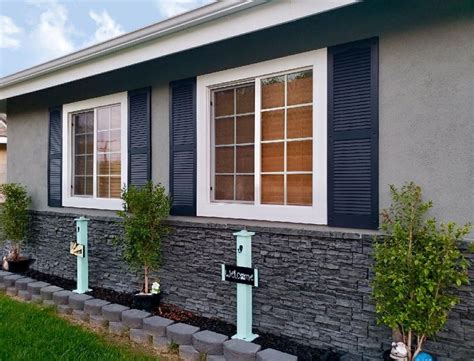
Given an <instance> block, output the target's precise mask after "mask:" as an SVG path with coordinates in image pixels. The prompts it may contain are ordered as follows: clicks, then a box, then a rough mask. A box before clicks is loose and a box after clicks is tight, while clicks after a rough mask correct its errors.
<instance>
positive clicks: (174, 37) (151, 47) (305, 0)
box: [0, 0, 358, 100]
mask: <svg viewBox="0 0 474 361" xmlns="http://www.w3.org/2000/svg"><path fill="white" fill-rule="evenodd" d="M356 2H358V1H357V0H318V1H315V0H286V1H267V0H255V1H251V0H246V1H236V0H227V1H219V2H216V3H212V4H210V5H208V6H204V7H202V8H199V9H196V10H194V11H191V12H188V13H185V14H182V15H179V16H176V17H174V18H170V19H168V20H165V21H162V22H159V23H157V24H154V25H151V26H149V27H145V28H143V29H139V30H137V31H134V32H131V33H127V34H125V35H122V36H120V37H118V38H114V39H111V40H109V41H106V42H103V43H100V44H97V45H94V46H92V47H89V48H86V49H83V50H80V51H77V52H75V53H72V54H70V55H66V56H64V57H61V58H58V59H55V60H52V61H50V62H47V63H44V64H41V65H38V66H35V67H33V68H30V69H27V70H24V71H21V72H18V73H15V74H12V75H10V76H7V77H4V78H1V79H0V100H2V99H7V98H10V97H14V96H17V95H21V94H26V93H30V92H34V91H38V90H41V89H46V88H49V87H53V86H56V85H60V84H63V83H67V82H71V81H74V80H78V79H82V78H86V77H89V76H93V75H97V74H100V73H105V72H108V71H111V70H115V69H120V68H123V67H125V66H128V65H132V64H137V63H140V62H144V61H147V60H151V59H155V58H160V57H163V56H166V55H170V54H173V53H177V52H180V51H183V50H187V49H192V48H196V47H199V46H203V45H206V44H211V43H214V42H217V41H221V40H224V39H228V38H232V37H235V36H239V35H242V34H247V33H251V32H254V31H258V30H262V29H265V28H269V27H272V26H275V25H279V24H283V23H287V22H291V21H294V20H297V19H301V18H304V17H308V16H311V15H315V14H318V13H321V12H325V11H328V10H332V9H336V8H339V7H342V6H346V5H350V4H353V3H356ZM246 9H247V11H245V10H246Z"/></svg>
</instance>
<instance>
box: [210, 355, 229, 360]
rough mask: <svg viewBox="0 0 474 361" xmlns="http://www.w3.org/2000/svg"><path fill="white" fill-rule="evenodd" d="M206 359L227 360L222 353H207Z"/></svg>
mask: <svg viewBox="0 0 474 361" xmlns="http://www.w3.org/2000/svg"><path fill="white" fill-rule="evenodd" d="M206 361H227V360H226V359H225V357H224V356H222V355H208V356H207V358H206Z"/></svg>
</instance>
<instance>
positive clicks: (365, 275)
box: [28, 212, 474, 361]
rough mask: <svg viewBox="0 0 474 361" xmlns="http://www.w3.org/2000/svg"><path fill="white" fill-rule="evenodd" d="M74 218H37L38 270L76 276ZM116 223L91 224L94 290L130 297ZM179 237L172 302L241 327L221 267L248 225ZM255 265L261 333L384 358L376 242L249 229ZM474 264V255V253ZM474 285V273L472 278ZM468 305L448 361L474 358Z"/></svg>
mask: <svg viewBox="0 0 474 361" xmlns="http://www.w3.org/2000/svg"><path fill="white" fill-rule="evenodd" d="M74 218H75V216H74V215H63V214H56V213H50V212H48V213H46V212H43V213H39V212H35V213H34V214H33V223H32V237H33V240H34V243H33V244H31V246H30V247H29V248H28V251H29V253H30V254H31V255H32V256H34V257H35V258H36V259H37V261H36V263H35V264H34V265H33V268H35V269H37V270H40V271H42V272H47V273H51V274H54V275H58V276H62V277H66V278H71V279H74V278H75V272H76V271H75V270H76V264H75V263H76V261H75V258H74V257H73V256H70V255H69V242H70V241H71V240H74V239H75V232H74ZM116 222H117V221H116V220H114V219H109V218H93V219H91V221H90V223H89V243H90V247H89V260H90V266H89V269H90V283H91V286H92V287H94V286H101V287H106V288H112V289H115V290H121V291H128V292H132V291H134V290H136V289H137V287H138V285H139V278H138V277H137V275H136V274H134V273H132V272H130V271H129V270H128V267H127V266H126V264H124V262H123V261H122V259H121V258H120V249H118V248H117V247H116V246H114V245H113V244H112V240H113V238H114V237H116V236H117V235H118V234H120V228H119V227H118V225H117V223H116ZM172 225H173V226H174V231H173V233H172V234H171V235H170V237H169V238H168V239H167V240H166V241H165V242H164V244H163V248H164V249H163V256H164V266H163V268H162V269H161V271H160V272H159V276H160V278H161V284H162V287H163V296H164V301H165V302H169V303H173V304H176V305H178V306H181V307H184V308H186V309H188V310H191V311H193V312H196V313H198V314H201V315H203V316H206V317H217V318H220V319H223V320H226V321H228V322H232V323H233V322H235V307H236V304H235V288H236V287H235V284H232V283H228V282H222V281H221V274H220V269H221V268H220V265H221V264H222V263H231V264H233V263H235V249H234V247H235V241H234V237H233V236H232V233H233V232H235V231H236V230H240V229H242V228H243V227H244V226H236V225H221V224H202V223H197V222H196V223H194V222H177V221H173V222H172ZM249 230H251V231H255V232H256V235H255V236H254V237H253V243H252V249H253V264H254V266H255V267H256V268H258V269H259V275H260V282H259V287H258V288H255V289H254V299H253V300H254V303H253V304H254V325H255V328H257V329H258V330H259V331H260V332H269V333H273V334H277V335H284V336H288V337H290V338H292V339H294V340H295V341H298V342H301V343H303V344H307V345H312V346H315V347H324V348H334V349H336V350H339V351H347V352H350V353H352V354H354V355H358V356H359V357H362V358H363V359H365V360H380V359H381V357H380V354H381V352H382V350H383V349H384V348H387V347H388V344H389V341H390V332H389V330H387V328H386V327H383V326H377V325H376V323H375V312H374V305H373V302H372V301H371V297H370V293H371V290H370V287H369V279H370V276H371V273H370V264H371V259H370V254H371V252H372V248H371V244H372V236H370V235H364V234H358V233H340V232H320V231H308V230H298V229H282V228H263V227H251V228H250V227H249ZM469 257H470V258H471V263H472V264H474V256H472V255H470V256H469ZM470 276H471V280H472V282H474V267H472V268H471V270H470ZM460 294H461V303H460V304H459V305H458V306H456V308H455V310H454V311H453V312H452V313H451V316H450V320H449V321H448V323H447V328H446V330H445V331H443V332H441V333H440V335H439V336H438V337H437V339H436V342H433V341H430V342H428V344H427V350H428V351H430V350H431V351H432V352H434V353H435V354H437V355H438V356H441V357H440V358H438V360H440V361H448V360H472V355H473V354H474V339H473V335H474V290H473V287H472V286H468V287H463V288H462V289H461V291H460Z"/></svg>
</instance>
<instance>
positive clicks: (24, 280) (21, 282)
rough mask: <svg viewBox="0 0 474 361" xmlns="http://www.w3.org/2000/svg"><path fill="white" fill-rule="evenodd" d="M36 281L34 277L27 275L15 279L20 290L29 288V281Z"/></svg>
mask: <svg viewBox="0 0 474 361" xmlns="http://www.w3.org/2000/svg"><path fill="white" fill-rule="evenodd" d="M33 282H36V280H34V279H33V278H29V277H25V278H20V279H18V280H16V281H15V287H16V289H17V290H18V291H19V290H27V289H28V283H33Z"/></svg>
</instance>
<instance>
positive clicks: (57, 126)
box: [48, 106, 63, 207]
mask: <svg viewBox="0 0 474 361" xmlns="http://www.w3.org/2000/svg"><path fill="white" fill-rule="evenodd" d="M62 122H63V119H62V107H61V106H56V107H51V108H50V109H49V139H48V206H50V207H61V206H62V160H63V141H62V140H63V127H62Z"/></svg>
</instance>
